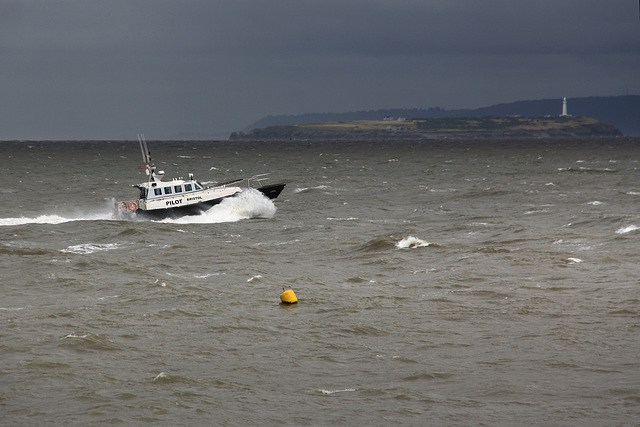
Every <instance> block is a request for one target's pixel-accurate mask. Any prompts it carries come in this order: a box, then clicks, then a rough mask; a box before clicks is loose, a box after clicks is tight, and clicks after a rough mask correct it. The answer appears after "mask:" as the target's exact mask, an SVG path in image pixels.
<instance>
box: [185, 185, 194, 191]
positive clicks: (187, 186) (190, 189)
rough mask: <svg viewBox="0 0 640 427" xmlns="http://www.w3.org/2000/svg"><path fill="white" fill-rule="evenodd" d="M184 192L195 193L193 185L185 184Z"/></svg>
mask: <svg viewBox="0 0 640 427" xmlns="http://www.w3.org/2000/svg"><path fill="white" fill-rule="evenodd" d="M184 191H193V188H192V187H191V184H185V185H184Z"/></svg>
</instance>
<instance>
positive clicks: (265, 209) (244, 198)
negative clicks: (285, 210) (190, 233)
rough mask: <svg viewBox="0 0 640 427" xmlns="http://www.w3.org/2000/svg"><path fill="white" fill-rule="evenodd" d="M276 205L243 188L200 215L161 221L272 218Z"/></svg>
mask: <svg viewBox="0 0 640 427" xmlns="http://www.w3.org/2000/svg"><path fill="white" fill-rule="evenodd" d="M275 213H276V206H275V205H274V204H273V202H272V201H271V200H270V199H269V198H268V197H267V196H265V195H264V194H262V193H261V192H260V191H258V190H255V189H251V188H250V189H246V190H243V191H242V193H240V194H239V195H237V196H234V197H228V198H226V199H224V200H222V202H221V203H220V204H217V205H215V206H213V207H212V208H211V209H209V210H207V211H206V212H203V213H202V214H201V215H190V216H184V217H182V218H177V219H165V220H162V221H161V222H165V223H174V224H214V223H220V222H237V221H240V220H242V219H250V218H272V217H273V216H274V215H275Z"/></svg>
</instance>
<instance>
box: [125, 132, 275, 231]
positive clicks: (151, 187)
mask: <svg viewBox="0 0 640 427" xmlns="http://www.w3.org/2000/svg"><path fill="white" fill-rule="evenodd" d="M138 142H139V143H140V150H141V151H142V160H143V162H144V167H142V168H143V169H144V170H145V173H146V175H147V177H148V178H147V181H145V182H142V183H140V184H134V185H133V187H136V188H138V190H139V191H140V197H139V198H138V199H136V200H129V201H119V202H115V206H116V210H117V212H118V214H119V215H120V216H131V215H134V216H136V217H143V218H150V219H164V218H179V217H182V216H186V215H199V214H201V213H202V212H204V211H206V210H208V209H209V208H211V207H212V206H214V205H217V204H218V203H220V202H221V201H222V200H224V199H225V198H227V197H234V196H237V195H238V194H240V193H242V192H243V191H244V190H246V189H247V188H255V186H256V184H257V188H256V190H258V191H260V192H261V193H262V194H264V195H265V196H266V197H268V198H269V199H275V198H277V197H278V196H279V195H280V193H281V192H282V190H283V189H284V187H285V184H271V185H261V181H262V180H264V179H265V177H266V175H267V174H261V175H256V176H253V177H251V178H241V179H236V180H233V181H229V182H223V183H220V184H216V185H213V186H207V185H204V184H202V183H201V182H200V181H198V180H196V179H195V178H194V176H193V174H191V173H190V174H189V177H188V178H187V179H183V178H174V179H172V180H170V181H164V180H163V179H164V171H159V170H157V168H156V166H155V165H154V164H153V163H152V162H151V154H150V153H149V150H148V148H147V142H146V140H145V139H144V136H141V135H138ZM243 181H246V186H245V188H244V190H243V188H241V187H239V186H238V185H237V184H239V183H242V182H243Z"/></svg>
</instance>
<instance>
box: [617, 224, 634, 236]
mask: <svg viewBox="0 0 640 427" xmlns="http://www.w3.org/2000/svg"><path fill="white" fill-rule="evenodd" d="M637 230H640V227H638V226H637V225H627V226H626V227H621V228H619V229H618V230H616V234H627V233H631V232H632V231H637Z"/></svg>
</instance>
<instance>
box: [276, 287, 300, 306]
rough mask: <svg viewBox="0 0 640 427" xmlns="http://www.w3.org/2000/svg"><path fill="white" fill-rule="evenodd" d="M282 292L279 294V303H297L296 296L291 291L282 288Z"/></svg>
mask: <svg viewBox="0 0 640 427" xmlns="http://www.w3.org/2000/svg"><path fill="white" fill-rule="evenodd" d="M282 290H283V291H284V292H283V293H281V294H280V301H282V302H283V303H285V304H295V303H297V302H298V298H296V294H294V293H293V291H292V290H291V289H289V290H288V291H286V290H285V289H284V288H282Z"/></svg>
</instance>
